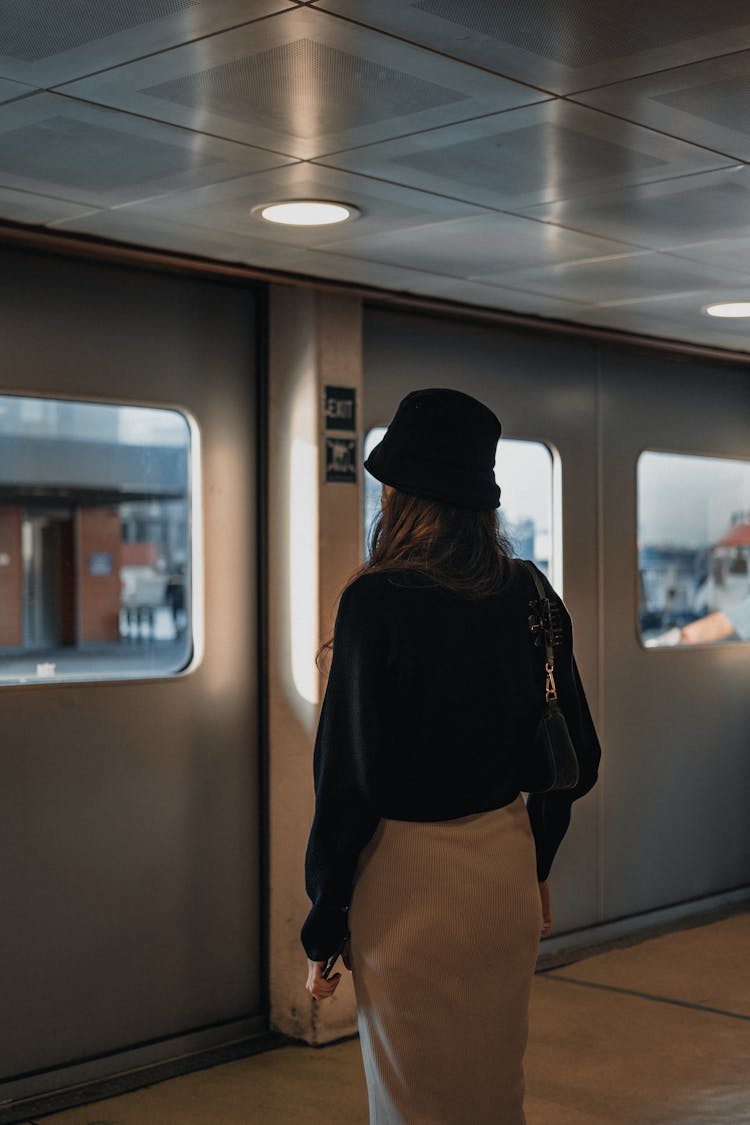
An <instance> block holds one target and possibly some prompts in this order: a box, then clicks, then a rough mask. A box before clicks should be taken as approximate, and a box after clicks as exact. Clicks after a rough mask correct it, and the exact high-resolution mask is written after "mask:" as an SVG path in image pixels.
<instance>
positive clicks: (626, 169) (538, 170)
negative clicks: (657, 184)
mask: <svg viewBox="0 0 750 1125" xmlns="http://www.w3.org/2000/svg"><path fill="white" fill-rule="evenodd" d="M553 153H556V154H559V156H558V159H557V160H551V154H553ZM391 164H393V165H396V166H397V167H405V168H414V169H416V170H417V171H418V172H426V173H427V174H428V175H429V176H431V177H441V178H442V179H443V180H452V181H453V182H456V180H459V182H460V184H461V185H462V186H463V185H468V186H471V187H472V188H479V189H480V190H482V191H486V190H487V185H488V184H489V183H493V182H494V183H499V184H501V185H503V186H502V187H501V188H500V194H501V195H502V196H503V197H504V198H506V199H507V197H508V188H507V187H506V186H505V185H504V181H507V180H512V194H513V196H514V197H515V196H523V197H525V198H528V196H529V194H531V195H537V194H538V192H539V185H540V184H546V185H547V190H548V191H549V192H550V193H551V194H552V196H553V198H559V197H560V196H564V195H565V194H566V193H567V194H568V195H572V194H574V193H575V189H576V187H578V186H579V185H581V184H584V185H585V184H588V183H590V182H591V180H592V179H594V180H597V179H611V178H617V179H621V178H623V177H627V176H628V175H633V174H634V173H636V174H637V173H640V172H644V173H646V174H647V175H649V174H653V175H654V177H657V176H658V175H659V174H660V173H664V172H665V171H666V170H667V169H668V168H669V162H668V161H667V160H664V159H663V158H661V157H659V156H648V155H647V154H645V153H641V152H634V151H633V150H632V149H628V148H626V147H625V146H624V145H620V144H617V143H615V142H614V141H602V140H599V138H597V137H591V136H587V135H586V134H585V133H577V132H575V130H573V129H565V128H562V127H560V126H555V125H527V126H526V127H524V128H521V129H511V130H508V131H507V132H504V133H501V134H499V135H498V136H489V137H483V138H482V139H481V140H471V141H459V142H458V143H457V144H452V145H446V146H445V148H437V149H430V150H428V151H427V152H414V153H411V154H409V155H407V156H401V157H399V158H398V159H396V160H392V161H391ZM458 170H460V171H458ZM459 177H460V179H459ZM493 194H494V189H493Z"/></svg>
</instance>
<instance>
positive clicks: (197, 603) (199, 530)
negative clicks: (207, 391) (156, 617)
mask: <svg viewBox="0 0 750 1125" xmlns="http://www.w3.org/2000/svg"><path fill="white" fill-rule="evenodd" d="M180 414H181V416H182V417H183V418H184V419H185V421H186V422H187V424H188V429H189V431H190V450H189V467H188V473H189V479H190V627H191V629H192V633H193V658H192V660H191V661H190V664H189V665H188V667H187V668H186V669H185V671H186V672H188V671H192V669H193V668H195V667H197V665H198V664H200V662H201V661H202V660H203V654H204V652H205V647H206V617H205V612H206V610H205V603H206V594H205V572H204V565H203V556H204V553H205V552H204V544H203V472H202V464H203V455H202V449H201V432H200V430H199V428H198V423H197V422H196V421H195V418H193V416H192V414H190V413H189V412H188V411H187V410H185V409H184V408H182V407H181V408H180Z"/></svg>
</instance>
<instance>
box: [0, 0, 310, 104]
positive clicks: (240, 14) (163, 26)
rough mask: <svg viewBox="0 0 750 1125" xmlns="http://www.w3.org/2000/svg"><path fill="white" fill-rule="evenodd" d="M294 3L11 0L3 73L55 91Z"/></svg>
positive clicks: (3, 21) (1, 32)
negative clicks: (82, 78) (55, 87)
mask: <svg viewBox="0 0 750 1125" xmlns="http://www.w3.org/2000/svg"><path fill="white" fill-rule="evenodd" d="M293 3H294V0H121V2H119V3H112V2H110V3H106V2H105V0H100V2H99V3H91V2H90V0H86V2H82V0H3V3H2V4H0V75H2V76H3V77H4V78H15V79H17V80H18V81H19V82H27V83H29V84H30V85H32V86H54V85H57V84H58V83H60V82H67V81H70V80H71V79H73V78H80V77H82V76H83V75H85V74H92V73H93V72H94V71H99V70H103V69H106V68H107V67H111V66H116V65H118V64H119V63H123V62H125V61H126V60H128V59H133V58H138V57H140V56H142V55H149V54H152V53H153V52H155V51H163V50H164V49H165V48H167V47H174V46H176V45H177V44H178V43H187V42H190V40H193V39H198V38H200V37H201V36H205V35H212V34H213V33H214V32H217V31H222V30H223V29H224V28H227V27H231V26H233V25H234V24H238V23H243V22H247V21H249V20H256V19H260V18H261V17H263V16H267V15H269V14H270V13H272V12H280V11H283V10H284V9H286V8H288V7H290V5H291V4H293Z"/></svg>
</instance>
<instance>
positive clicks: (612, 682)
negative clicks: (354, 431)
mask: <svg viewBox="0 0 750 1125" xmlns="http://www.w3.org/2000/svg"><path fill="white" fill-rule="evenodd" d="M364 377H365V430H369V429H370V428H371V427H372V426H376V425H386V424H387V423H388V421H389V420H390V418H391V417H392V415H393V413H394V411H395V408H396V406H397V404H398V402H399V400H400V399H401V398H402V397H403V395H405V394H407V393H408V392H409V391H410V390H414V389H416V388H418V387H430V386H454V387H458V388H460V389H461V390H465V391H467V392H468V393H469V394H473V395H476V396H477V397H478V398H480V399H482V400H483V401H484V402H486V403H487V404H488V405H489V406H491V407H492V409H493V410H495V411H496V413H497V414H498V416H499V417H500V419H501V421H502V423H503V434H504V436H505V437H508V438H518V439H527V440H536V441H542V442H546V443H547V444H549V445H551V446H553V447H555V448H556V449H557V451H558V453H559V455H560V459H561V465H562V517H563V518H562V534H563V581H564V597H565V601H566V604H567V605H568V607H569V609H570V612H571V615H572V618H573V623H574V630H575V643H576V650H577V654H578V661H579V664H580V667H581V674H582V677H583V681H584V684H585V687H586V690H587V695H588V698H589V702H590V704H591V707H592V711H593V713H594V717H595V720H596V722H597V726H598V729H599V732H600V736H601V739H602V744H603V755H602V765H601V770H600V775H599V781H598V783H597V785H596V786H595V788H594V789H593V790H592V792H591V793H589V794H587V796H586V797H584V798H582V799H581V800H580V801H578V802H576V804H575V805H574V807H573V821H572V824H571V827H570V829H569V831H568V835H567V836H566V838H565V840H564V841H563V843H562V845H561V848H560V851H559V852H558V854H557V857H556V859H555V864H554V868H553V872H552V877H551V878H552V885H553V895H554V904H553V907H554V916H555V929H556V932H557V933H558V934H559V933H563V932H565V931H568V930H575V929H579V928H582V927H585V926H589V925H594V924H596V923H599V922H605V921H609V920H614V919H618V918H622V917H625V916H628V915H633V914H639V913H642V912H645V911H648V910H651V909H655V908H658V907H666V906H669V905H672V904H676V903H680V902H685V901H688V900H691V899H696V898H700V897H703V896H707V895H710V894H712V893H718V892H721V891H725V890H730V889H733V888H737V887H740V886H744V885H746V884H748V883H750V821H749V820H748V818H747V816H746V806H747V794H748V792H749V791H750V759H748V754H747V739H748V736H747V731H748V730H749V729H750V695H748V692H747V666H748V664H747V662H748V652H749V646H748V645H747V644H732V645H727V646H723V647H721V646H719V647H713V648H708V647H684V648H681V649H679V650H674V649H671V650H664V649H662V650H654V649H650V650H647V649H645V648H643V647H642V646H641V644H640V642H639V640H638V636H637V628H638V626H637V613H638V570H637V545H636V463H637V459H638V455H639V453H640V452H641V451H642V450H644V449H656V450H669V451H673V452H683V453H692V454H707V455H711V456H717V457H738V458H748V457H750V425H749V423H750V371H748V370H746V369H743V368H738V367H737V366H734V365H722V364H720V363H718V362H715V363H714V362H708V361H702V360H698V359H694V358H691V359H683V358H678V357H672V356H669V355H666V354H664V353H657V352H653V351H647V350H644V349H636V348H626V347H616V346H612V345H604V344H599V343H596V342H593V341H592V342H586V341H584V340H581V339H576V338H573V337H563V336H554V335H549V334H547V333H542V332H538V333H534V332H533V330H532V331H529V330H520V329H518V330H517V329H511V328H505V327H499V326H486V325H476V324H469V323H465V322H463V323H462V322H461V321H456V320H452V319H437V318H433V317H430V316H428V315H420V314H415V313H407V312H396V311H391V310H384V309H377V308H371V309H368V310H366V313H365V321H364ZM504 483H505V484H506V487H508V486H509V482H503V481H502V480H501V481H500V484H501V485H503V484H504Z"/></svg>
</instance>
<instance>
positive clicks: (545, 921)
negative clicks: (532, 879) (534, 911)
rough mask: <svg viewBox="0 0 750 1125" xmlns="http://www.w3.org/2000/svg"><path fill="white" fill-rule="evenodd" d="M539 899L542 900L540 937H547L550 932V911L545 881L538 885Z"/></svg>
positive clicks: (547, 884)
mask: <svg viewBox="0 0 750 1125" xmlns="http://www.w3.org/2000/svg"><path fill="white" fill-rule="evenodd" d="M539 897H540V898H541V900H542V932H541V937H547V935H548V934H549V933H550V931H551V930H552V910H551V908H550V902H549V883H548V882H547V880H546V879H545V880H544V882H543V883H540V884H539Z"/></svg>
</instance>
